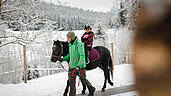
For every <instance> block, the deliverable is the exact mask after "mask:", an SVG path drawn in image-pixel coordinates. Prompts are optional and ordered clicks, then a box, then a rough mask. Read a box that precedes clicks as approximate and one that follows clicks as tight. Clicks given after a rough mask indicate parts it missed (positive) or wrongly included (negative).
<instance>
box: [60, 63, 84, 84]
mask: <svg viewBox="0 0 171 96" xmlns="http://www.w3.org/2000/svg"><path fill="white" fill-rule="evenodd" d="M59 64H60V65H61V67H62V68H63V69H64V71H66V72H68V73H72V77H75V76H76V72H77V69H75V70H74V71H71V72H69V71H68V70H66V69H65V67H64V66H63V65H62V63H59ZM81 74H82V70H81V69H80V71H79V80H78V86H79V84H80V77H81Z"/></svg>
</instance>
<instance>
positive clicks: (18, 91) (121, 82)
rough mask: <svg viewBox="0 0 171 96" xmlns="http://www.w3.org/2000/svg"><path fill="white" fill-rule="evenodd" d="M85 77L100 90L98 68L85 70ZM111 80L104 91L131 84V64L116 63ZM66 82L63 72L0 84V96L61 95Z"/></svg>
mask: <svg viewBox="0 0 171 96" xmlns="http://www.w3.org/2000/svg"><path fill="white" fill-rule="evenodd" d="M87 79H88V80H89V81H90V82H91V83H92V85H93V86H95V87H96V91H97V92H98V91H100V90H101V88H102V86H103V82H104V77H103V71H102V70H101V69H99V68H97V69H94V70H91V71H87ZM77 81H78V78H77ZM113 81H114V86H110V85H109V84H107V88H106V91H108V90H109V91H110V92H112V89H114V90H115V89H117V88H122V87H124V86H129V85H133V84H134V76H133V71H132V65H130V64H123V65H116V66H115V70H114V80H113ZM66 82H67V73H66V72H63V73H58V74H54V75H51V76H46V77H42V78H39V79H35V80H31V81H29V82H28V83H27V84H24V83H20V84H16V85H15V84H7V85H6V84H0V96H62V94H63V91H64V89H65V87H66ZM77 84H78V83H77ZM81 90H82V86H77V94H79V93H80V92H81ZM114 90H113V91H114ZM126 92H127V91H126ZM103 96H105V95H103Z"/></svg>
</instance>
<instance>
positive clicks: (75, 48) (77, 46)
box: [62, 37, 86, 68]
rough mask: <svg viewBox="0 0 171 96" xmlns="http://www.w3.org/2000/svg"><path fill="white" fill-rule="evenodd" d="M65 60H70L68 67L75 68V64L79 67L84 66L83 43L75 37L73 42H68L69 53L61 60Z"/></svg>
mask: <svg viewBox="0 0 171 96" xmlns="http://www.w3.org/2000/svg"><path fill="white" fill-rule="evenodd" d="M67 60H70V62H69V67H70V68H77V66H78V67H80V68H85V67H86V63H85V50H84V44H83V43H82V42H81V41H80V40H78V38H77V37H76V39H75V41H74V43H73V44H71V43H70V42H69V54H68V55H67V56H65V57H64V58H63V59H62V61H67Z"/></svg>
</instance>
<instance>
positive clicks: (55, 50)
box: [51, 40, 63, 62]
mask: <svg viewBox="0 0 171 96" xmlns="http://www.w3.org/2000/svg"><path fill="white" fill-rule="evenodd" d="M62 54H63V45H62V43H61V42H60V41H59V40H57V41H54V43H53V47H52V56H51V61H52V62H56V61H57V60H58V59H59V58H60V57H61V55H62Z"/></svg>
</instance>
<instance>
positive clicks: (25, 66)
mask: <svg viewBox="0 0 171 96" xmlns="http://www.w3.org/2000/svg"><path fill="white" fill-rule="evenodd" d="M23 54H24V83H27V64H26V45H23Z"/></svg>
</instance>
